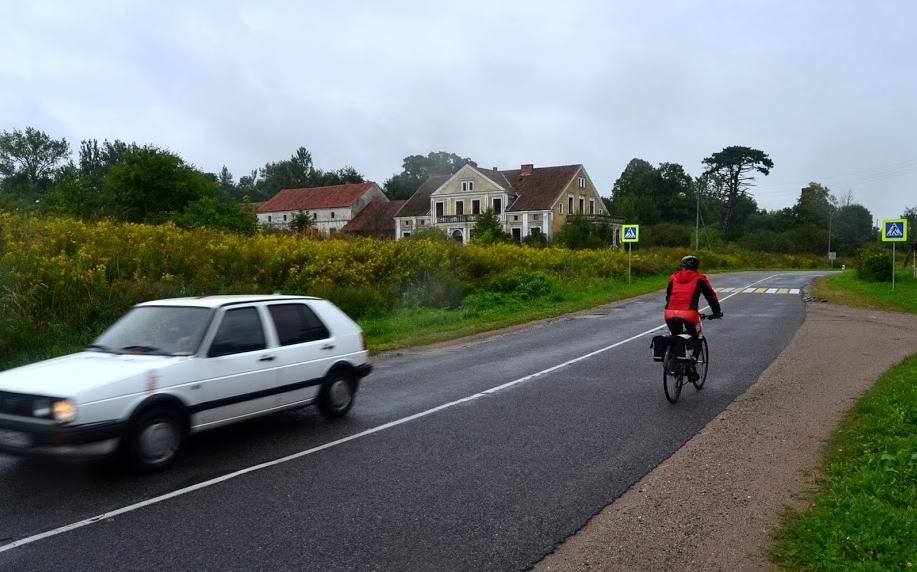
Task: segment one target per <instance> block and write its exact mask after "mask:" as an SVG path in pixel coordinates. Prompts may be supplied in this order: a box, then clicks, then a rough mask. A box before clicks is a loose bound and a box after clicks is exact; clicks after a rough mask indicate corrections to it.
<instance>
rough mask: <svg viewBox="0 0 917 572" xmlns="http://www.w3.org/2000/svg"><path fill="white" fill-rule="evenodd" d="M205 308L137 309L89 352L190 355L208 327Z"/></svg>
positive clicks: (208, 318) (155, 307)
mask: <svg viewBox="0 0 917 572" xmlns="http://www.w3.org/2000/svg"><path fill="white" fill-rule="evenodd" d="M210 315H211V310H210V309H209V308H192V307H182V306H140V307H136V308H134V309H132V310H131V311H130V312H128V313H127V314H125V315H124V317H122V318H121V319H120V320H118V321H117V322H115V324H114V325H113V326H112V327H110V328H109V329H107V330H106V331H105V332H104V333H103V334H102V335H101V336H99V337H98V338H96V340H95V342H93V344H92V346H90V347H91V348H92V351H110V352H125V353H151V354H169V355H191V354H193V353H194V352H196V351H197V349H198V346H199V345H200V343H201V339H202V338H203V337H204V333H205V332H206V331H207V326H209V325H210Z"/></svg>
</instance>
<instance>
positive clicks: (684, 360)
mask: <svg viewBox="0 0 917 572" xmlns="http://www.w3.org/2000/svg"><path fill="white" fill-rule="evenodd" d="M700 319H701V321H703V320H708V319H711V317H710V315H707V314H701V315H700ZM714 319H715V318H714ZM676 337H679V338H681V340H682V342H681V343H680V344H679V343H672V341H671V340H674V339H675V338H676ZM669 339H670V342H669V344H668V347H667V348H666V351H665V357H664V358H663V360H662V387H663V389H664V390H665V398H666V399H668V400H669V403H675V402H676V401H678V398H679V397H680V396H681V390H682V387H684V384H685V378H686V377H688V373H689V372H690V368H691V366H693V367H694V368H695V371H696V372H697V375H698V378H697V379H696V380H694V381H692V382H691V383H692V384H693V385H694V389H696V390H697V391H700V390H701V389H702V388H703V387H704V383H706V382H707V370H708V369H709V368H710V346H709V344H708V343H707V337H706V336H704V330H703V328H702V327H701V325H700V324H698V325H697V339H696V343H699V344H700V345H701V347H700V351H698V352H697V357H696V358H695V357H694V356H693V355H692V356H689V355H688V354H689V350H688V349H687V345H688V341H690V340H692V337H691V335H690V334H679V335H678V336H671V337H670V338H669ZM679 346H680V348H682V349H684V356H679V355H676V351H677V350H678V349H679ZM691 353H693V352H691Z"/></svg>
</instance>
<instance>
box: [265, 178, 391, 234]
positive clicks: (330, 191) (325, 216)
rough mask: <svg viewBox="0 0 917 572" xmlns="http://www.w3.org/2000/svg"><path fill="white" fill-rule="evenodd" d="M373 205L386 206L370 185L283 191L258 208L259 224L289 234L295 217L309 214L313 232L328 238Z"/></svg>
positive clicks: (383, 199) (381, 193) (355, 184)
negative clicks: (382, 204)
mask: <svg viewBox="0 0 917 572" xmlns="http://www.w3.org/2000/svg"><path fill="white" fill-rule="evenodd" d="M373 202H382V203H387V202H388V197H386V196H385V194H384V193H383V192H382V189H380V188H379V185H377V184H376V183H373V182H372V181H370V182H367V183H345V184H343V185H332V186H328V187H308V188H304V189H283V190H282V191H280V192H279V193H277V194H276V195H274V196H273V197H272V198H271V199H269V200H267V201H264V202H263V203H261V204H260V205H259V206H258V224H260V225H261V226H264V227H268V228H275V229H279V230H289V229H290V223H291V222H292V221H293V218H294V217H295V216H296V215H297V214H299V213H300V212H304V213H305V212H308V213H309V215H311V216H312V219H313V228H314V229H315V230H316V231H317V232H319V233H321V234H326V235H327V234H331V233H334V232H337V231H339V230H341V229H342V228H343V227H344V226H345V225H347V223H349V222H350V221H352V220H353V219H354V217H356V216H357V215H358V214H360V212H361V211H363V209H364V208H366V206H367V205H369V204H370V203H373Z"/></svg>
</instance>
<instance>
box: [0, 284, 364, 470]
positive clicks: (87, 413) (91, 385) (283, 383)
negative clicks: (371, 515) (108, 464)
mask: <svg viewBox="0 0 917 572" xmlns="http://www.w3.org/2000/svg"><path fill="white" fill-rule="evenodd" d="M367 360H368V353H367V351H366V343H365V340H364V338H363V333H362V331H361V330H360V327H359V326H358V325H357V324H356V323H354V322H353V320H351V319H350V318H349V317H347V315H346V314H344V313H343V312H342V311H341V310H339V309H338V308H337V307H336V306H335V305H334V304H332V303H331V302H328V301H327V300H322V299H318V298H307V297H295V296H279V295H275V296H207V297H201V298H176V299H172V300H158V301H155V302H146V303H143V304H139V305H137V306H135V307H134V308H132V309H131V310H130V311H129V312H128V313H127V314H125V315H124V317H122V318H121V319H120V320H118V321H117V322H116V323H115V324H114V325H113V326H112V327H111V328H109V329H108V330H107V331H106V332H105V333H103V334H102V335H101V336H99V338H98V339H97V340H96V341H95V342H94V343H93V344H92V345H90V346H89V347H88V348H86V351H83V352H81V353H77V354H72V355H68V356H64V357H60V358H57V359H51V360H47V361H43V362H39V363H34V364H31V365H27V366H24V367H19V368H16V369H11V370H8V371H4V372H0V452H4V453H8V454H13V455H19V456H33V455H34V456H80V457H98V456H107V455H110V454H112V453H116V452H117V453H120V454H122V455H123V456H124V458H125V460H126V461H128V462H129V463H130V464H132V465H133V466H135V467H136V468H139V469H142V470H154V469H159V468H163V467H165V466H167V465H168V464H170V463H171V462H172V461H173V459H174V458H175V455H176V454H177V453H178V451H179V449H180V447H181V445H182V442H183V441H184V440H185V438H186V437H188V436H189V435H190V434H192V433H195V432H198V431H203V430H206V429H212V428H214V427H219V426H221V425H227V424H230V423H235V422H236V421H241V420H243V419H249V418H251V417H255V416H258V415H264V414H267V413H273V412H277V411H282V410H285V409H292V408H297V407H302V406H305V405H309V404H311V403H316V404H317V405H318V407H319V409H320V410H321V411H322V413H324V414H325V415H327V416H329V417H340V416H343V415H345V414H346V413H347V412H348V411H349V410H350V408H351V406H352V405H353V400H354V396H355V394H356V391H357V388H358V386H359V383H360V380H361V379H362V378H363V377H365V376H366V375H367V374H369V372H370V370H371V366H370V365H369V363H368V362H367Z"/></svg>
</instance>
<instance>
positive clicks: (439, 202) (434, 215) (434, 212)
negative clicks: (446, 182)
mask: <svg viewBox="0 0 917 572" xmlns="http://www.w3.org/2000/svg"><path fill="white" fill-rule="evenodd" d="M439 205H442V206H443V208H442V209H440V210H441V212H439V213H437V212H436V211H437V209H436V207H437V206H439ZM441 216H446V203H445V202H443V201H436V202H435V203H433V218H438V217H441Z"/></svg>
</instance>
